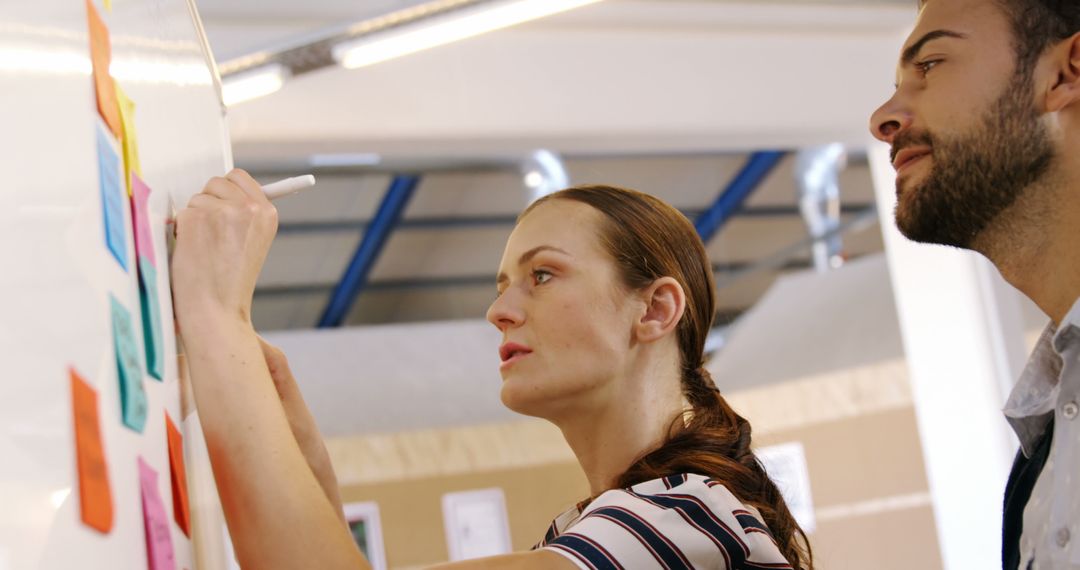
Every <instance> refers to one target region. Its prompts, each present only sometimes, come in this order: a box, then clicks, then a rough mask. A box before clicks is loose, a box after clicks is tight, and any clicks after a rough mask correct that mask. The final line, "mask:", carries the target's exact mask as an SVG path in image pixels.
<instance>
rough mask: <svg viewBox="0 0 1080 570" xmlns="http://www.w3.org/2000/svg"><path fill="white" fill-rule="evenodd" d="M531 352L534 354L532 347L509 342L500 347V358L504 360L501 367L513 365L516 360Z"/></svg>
mask: <svg viewBox="0 0 1080 570" xmlns="http://www.w3.org/2000/svg"><path fill="white" fill-rule="evenodd" d="M530 354H532V349H531V348H529V347H527V346H525V345H523V344H518V343H516V342H508V343H506V344H504V345H502V346H500V347H499V359H500V360H502V364H501V365H500V366H499V369H500V370H502V369H504V368H507V367H509V366H512V365H513V364H514V363H515V362H517V361H519V360H521V359H522V358H525V357H526V356H528V355H530Z"/></svg>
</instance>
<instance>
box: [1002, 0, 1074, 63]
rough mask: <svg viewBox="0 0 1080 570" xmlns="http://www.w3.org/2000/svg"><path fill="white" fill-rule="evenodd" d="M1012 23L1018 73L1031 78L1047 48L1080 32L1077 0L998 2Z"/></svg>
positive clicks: (1016, 0)
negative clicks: (1036, 64)
mask: <svg viewBox="0 0 1080 570" xmlns="http://www.w3.org/2000/svg"><path fill="white" fill-rule="evenodd" d="M997 2H998V4H999V5H1001V8H1002V9H1003V10H1004V11H1005V15H1006V16H1008V18H1009V20H1010V22H1011V23H1012V29H1013V47H1014V48H1015V49H1016V71H1017V73H1019V74H1021V75H1024V76H1028V75H1030V74H1031V72H1032V71H1033V70H1034V68H1035V63H1036V62H1037V61H1038V60H1039V56H1041V55H1042V54H1043V52H1045V51H1046V49H1047V48H1049V47H1050V46H1052V45H1054V44H1055V43H1057V42H1060V41H1061V40H1064V39H1066V38H1068V37H1069V36H1071V35H1073V34H1075V33H1076V32H1080V2H1077V1H1076V0H997Z"/></svg>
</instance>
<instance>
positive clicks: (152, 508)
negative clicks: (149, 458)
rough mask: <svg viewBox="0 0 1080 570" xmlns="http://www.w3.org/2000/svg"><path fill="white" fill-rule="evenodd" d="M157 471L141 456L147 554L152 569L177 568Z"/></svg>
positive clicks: (140, 480) (140, 482)
mask: <svg viewBox="0 0 1080 570" xmlns="http://www.w3.org/2000/svg"><path fill="white" fill-rule="evenodd" d="M157 475H158V474H157V471H154V469H153V468H152V467H150V466H149V465H148V464H147V463H146V461H143V458H142V457H140V458H139V486H140V488H141V489H142V507H143V523H144V524H145V525H146V556H147V563H148V565H149V569H150V570H176V557H175V555H174V553H173V544H172V529H171V528H170V527H169V516H168V515H167V514H165V504H164V503H163V502H162V501H161V495H160V494H159V493H158V486H157Z"/></svg>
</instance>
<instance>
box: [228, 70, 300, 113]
mask: <svg viewBox="0 0 1080 570" xmlns="http://www.w3.org/2000/svg"><path fill="white" fill-rule="evenodd" d="M288 75H289V72H288V70H287V69H286V68H285V66H284V65H281V64H280V63H271V64H268V65H264V66H262V67H256V68H255V69H252V70H251V71H245V72H243V73H238V74H236V75H233V76H230V77H227V78H225V79H224V80H223V81H222V84H221V99H222V101H224V102H225V106H226V107H231V106H233V105H235V104H237V103H242V102H244V101H250V100H251V99H255V98H256V97H262V96H264V95H269V94H271V93H273V92H275V91H277V90H279V89H281V86H282V85H284V84H285V79H287V78H288Z"/></svg>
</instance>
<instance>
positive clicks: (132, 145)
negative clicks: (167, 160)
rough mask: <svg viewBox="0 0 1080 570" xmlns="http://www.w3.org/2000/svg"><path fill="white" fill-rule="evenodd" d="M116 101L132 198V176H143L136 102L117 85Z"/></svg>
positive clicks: (125, 175) (126, 180) (125, 182)
mask: <svg viewBox="0 0 1080 570" xmlns="http://www.w3.org/2000/svg"><path fill="white" fill-rule="evenodd" d="M115 88H116V101H117V104H118V105H119V107H120V124H121V126H122V127H123V129H124V136H123V137H122V138H123V146H124V185H125V187H126V188H127V193H128V196H131V193H132V189H131V175H132V174H138V175H139V176H142V165H140V164H139V138H138V136H136V134H135V102H134V101H132V100H131V99H129V98H128V96H127V95H126V94H125V93H124V90H123V89H121V88H120V85H115Z"/></svg>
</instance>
